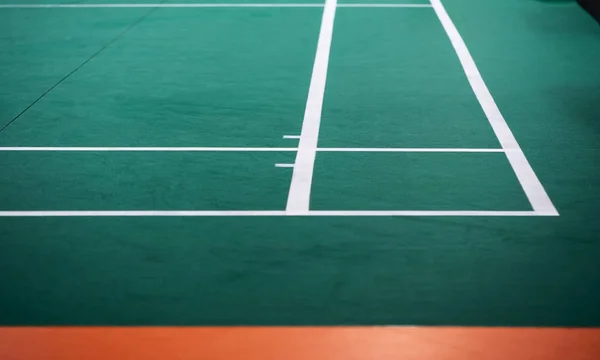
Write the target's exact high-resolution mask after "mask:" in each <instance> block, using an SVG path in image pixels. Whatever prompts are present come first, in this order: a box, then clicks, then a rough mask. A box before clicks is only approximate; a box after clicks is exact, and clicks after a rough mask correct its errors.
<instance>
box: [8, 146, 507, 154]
mask: <svg viewBox="0 0 600 360" xmlns="http://www.w3.org/2000/svg"><path fill="white" fill-rule="evenodd" d="M297 150H298V149H297V148H275V147H273V148H270V147H60V146H58V147H43V146H40V147H35V146H34V147H20V146H15V147H0V151H73V152H75V151H81V152H85V151H96V152H102V151H142V152H143V151H149V152H152V151H164V152H169V151H174V152H179V151H190V152H193V151H198V152H201V151H210V152H221V151H224V152H254V151H257V152H277V151H297ZM317 152H439V153H454V152H461V153H498V152H504V149H468V148H464V149H460V148H317Z"/></svg>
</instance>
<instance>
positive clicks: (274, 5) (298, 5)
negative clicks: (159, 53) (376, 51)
mask: <svg viewBox="0 0 600 360" xmlns="http://www.w3.org/2000/svg"><path fill="white" fill-rule="evenodd" d="M324 6H325V4H324V3H323V4H320V3H308V4H305V3H289V4H283V3H280V4H277V3H248V4H243V3H213V4H211V3H173V4H160V3H145V4H135V3H131V4H117V3H113V4H99V3H97V4H0V9H53V8H54V9H85V8H88V9H95V8H96V9H97V8H322V7H324ZM336 7H343V8H414V9H419V8H431V7H432V5H431V4H337V5H336Z"/></svg>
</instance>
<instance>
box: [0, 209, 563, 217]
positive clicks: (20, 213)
mask: <svg viewBox="0 0 600 360" xmlns="http://www.w3.org/2000/svg"><path fill="white" fill-rule="evenodd" d="M557 215H558V214H556V213H544V212H536V211H411V210H402V211H360V210H358V211H343V210H336V211H307V212H304V213H300V214H290V213H289V212H287V211H252V210H242V211H237V210H232V211H195V210H148V211H146V210H131V211H129V210H116V211H112V210H109V211H94V210H92V211H0V217H55V216H59V217H80V216H90V217H100V216H103V217H105V216H196V217H200V216H557Z"/></svg>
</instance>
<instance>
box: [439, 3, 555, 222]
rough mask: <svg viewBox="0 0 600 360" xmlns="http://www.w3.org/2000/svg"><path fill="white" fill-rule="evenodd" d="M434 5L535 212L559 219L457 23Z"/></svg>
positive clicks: (441, 6) (441, 7) (440, 5)
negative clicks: (550, 214) (480, 71)
mask: <svg viewBox="0 0 600 360" xmlns="http://www.w3.org/2000/svg"><path fill="white" fill-rule="evenodd" d="M430 1H431V5H432V6H433V9H434V10H435V13H436V14H437V16H438V18H439V19H440V22H441V23H442V26H443V27H444V30H445V31H446V33H447V35H448V37H449V38H450V42H451V43H452V46H453V47H454V51H456V54H457V55H458V59H459V61H460V63H461V65H462V67H463V69H464V72H465V74H466V75H467V79H468V81H469V83H470V84H471V88H473V92H474V93H475V96H476V97H477V100H478V101H479V104H480V105H481V108H482V109H483V112H484V113H485V115H486V117H487V118H488V121H489V122H490V125H491V126H492V129H493V130H494V133H495V134H496V137H497V138H498V140H499V141H500V145H501V146H502V148H503V149H504V150H505V154H506V157H507V158H508V161H509V162H510V165H511V166H512V168H513V170H514V172H515V175H516V176H517V179H518V180H519V182H520V183H521V187H522V188H523V191H524V192H525V194H526V195H527V198H528V199H529V202H530V203H531V206H532V208H533V210H534V211H536V212H541V213H552V214H554V213H556V214H557V215H558V211H557V210H556V208H555V207H554V205H553V204H552V201H551V200H550V197H549V196H548V194H547V193H546V190H544V187H543V186H542V184H541V183H540V181H539V179H538V178H537V176H536V175H535V172H534V171H533V169H532V168H531V165H529V162H528V161H527V158H526V157H525V154H524V153H523V150H521V147H520V146H519V144H518V143H517V139H515V137H514V135H513V133H512V131H510V128H509V127H508V124H507V123H506V120H505V119H504V117H503V116H502V113H501V112H500V109H498V106H497V105H496V102H495V101H494V98H493V97H492V94H491V93H490V90H489V89H488V87H487V86H486V84H485V82H484V81H483V78H482V77H481V73H479V70H478V69H477V65H475V60H473V57H472V56H471V54H470V52H469V49H468V48H467V45H466V44H465V42H464V40H463V39H462V37H461V36H460V33H459V32H458V29H456V26H454V23H453V22H452V19H450V16H449V15H448V13H447V12H446V9H445V8H444V6H443V5H442V2H441V1H440V0H430Z"/></svg>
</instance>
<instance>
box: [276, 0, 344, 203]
mask: <svg viewBox="0 0 600 360" xmlns="http://www.w3.org/2000/svg"><path fill="white" fill-rule="evenodd" d="M336 4H337V0H325V8H324V9H323V19H322V21H321V31H320V32H319V41H318V43H317V53H316V55H315V63H314V65H313V72H312V77H311V79H310V87H309V90H308V99H307V100H306V109H305V111H304V120H303V121H302V131H301V133H300V141H299V142H298V152H297V153H296V161H295V162H294V164H295V166H294V173H293V174H292V182H291V184H290V192H289V194H288V199H287V205H286V211H287V212H289V213H303V212H307V211H308V209H309V202H310V187H311V184H312V176H313V170H314V166H315V157H316V155H317V143H318V141H319V126H320V124H321V110H322V108H323V96H324V93H325V83H326V82H327V66H328V65H329V50H330V49H331V38H332V36H333V22H334V19H335V9H336Z"/></svg>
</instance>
